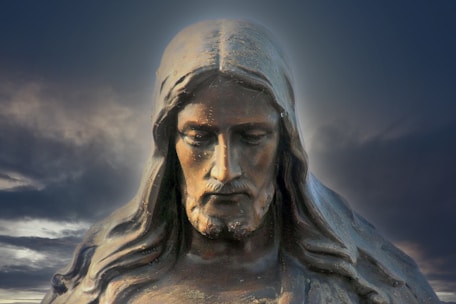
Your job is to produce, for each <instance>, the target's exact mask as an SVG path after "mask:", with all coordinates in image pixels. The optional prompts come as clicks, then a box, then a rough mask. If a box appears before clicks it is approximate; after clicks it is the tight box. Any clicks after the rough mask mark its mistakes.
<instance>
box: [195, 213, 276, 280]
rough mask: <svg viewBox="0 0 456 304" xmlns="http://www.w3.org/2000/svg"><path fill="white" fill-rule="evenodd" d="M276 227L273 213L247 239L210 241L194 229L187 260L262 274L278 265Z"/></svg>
mask: <svg viewBox="0 0 456 304" xmlns="http://www.w3.org/2000/svg"><path fill="white" fill-rule="evenodd" d="M276 228H277V227H275V219H274V216H273V212H272V210H270V211H269V212H268V214H267V215H266V216H265V219H264V221H263V223H262V225H260V227H259V228H258V229H257V230H256V231H255V232H254V233H253V234H251V235H250V236H248V237H246V238H245V239H243V240H232V239H226V238H219V239H210V238H208V237H206V236H204V235H202V234H201V233H200V232H199V231H197V230H196V229H194V228H193V227H192V232H191V236H190V250H189V252H188V254H187V258H189V259H190V260H191V261H192V262H193V263H203V264H216V265H219V266H220V267H228V268H231V269H233V268H243V269H251V270H254V271H262V270H264V269H266V268H269V267H270V266H271V265H272V264H277V262H278V252H279V245H278V243H279V242H278V239H279V238H278V236H277V233H276V231H277V229H276Z"/></svg>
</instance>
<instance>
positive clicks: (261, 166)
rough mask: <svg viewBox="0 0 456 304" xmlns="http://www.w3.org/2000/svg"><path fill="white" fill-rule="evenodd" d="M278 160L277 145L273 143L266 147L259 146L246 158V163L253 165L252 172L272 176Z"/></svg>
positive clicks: (260, 175) (257, 174) (259, 175)
mask: <svg viewBox="0 0 456 304" xmlns="http://www.w3.org/2000/svg"><path fill="white" fill-rule="evenodd" d="M276 160H277V145H276V144H275V143H271V144H270V145H267V146H266V147H259V148H257V149H256V150H255V151H251V153H249V156H248V157H247V158H246V165H248V166H249V167H251V170H250V171H252V173H255V175H256V176H258V177H259V178H260V177H262V176H263V177H266V176H267V177H270V176H271V174H274V172H275V167H276Z"/></svg>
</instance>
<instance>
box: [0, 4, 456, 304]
mask: <svg viewBox="0 0 456 304" xmlns="http://www.w3.org/2000/svg"><path fill="white" fill-rule="evenodd" d="M164 2H165V1H163V3H160V4H157V3H154V2H153V1H129V2H126V1H124V2H120V1H117V2H115V3H114V2H108V1H77V2H76V1H74V2H62V1H1V2H0V303H37V302H39V299H40V298H41V297H42V295H43V293H44V292H45V291H46V289H47V288H48V287H49V279H50V277H51V275H52V273H54V272H55V271H56V270H57V269H58V268H60V267H62V266H63V265H65V264H66V262H67V261H68V259H69V258H70V256H71V253H72V251H73V249H74V246H75V245H76V244H77V242H78V241H79V240H80V238H81V237H82V235H83V234H84V232H85V230H86V229H87V228H88V227H89V226H90V224H91V223H93V222H94V221H96V220H99V219H101V218H103V217H104V216H106V215H107V214H109V213H110V212H111V211H112V210H114V209H115V208H117V207H119V206H121V205H122V204H124V203H126V202H127V201H128V200H129V199H130V198H131V197H132V196H133V195H134V193H135V191H136V189H137V187H138V185H139V181H140V178H141V172H142V170H143V166H144V162H145V158H146V155H147V153H148V146H149V143H150V140H151V135H150V129H151V126H150V117H151V115H152V113H151V108H152V107H151V96H152V89H153V83H154V77H155V70H156V69H157V68H158V64H159V60H160V56H161V54H162V52H163V50H164V48H165V46H166V44H167V43H168V42H169V40H170V39H171V38H172V37H173V36H174V35H175V34H176V33H177V32H178V31H179V30H180V29H182V28H183V27H185V26H187V25H189V24H191V23H193V22H196V21H199V20H203V19H208V18H211V19H213V18H221V17H223V18H230V17H240V18H249V19H253V20H256V21H258V22H260V23H263V24H265V25H266V26H267V27H269V28H270V29H271V30H272V31H273V32H274V33H275V34H276V36H277V37H278V38H279V40H280V41H281V42H282V44H283V46H284V48H285V49H286V51H287V53H288V55H289V58H290V61H291V62H292V67H293V69H294V74H295V79H294V85H295V88H296V91H297V96H298V98H297V100H298V110H299V111H298V112H299V114H300V116H301V121H300V122H301V126H302V132H303V135H304V139H305V144H306V149H307V151H308V153H309V158H310V164H311V169H312V171H313V172H314V173H315V174H316V175H317V176H318V177H319V178H320V179H321V180H322V181H323V182H324V183H326V184H327V185H329V186H330V187H331V188H333V189H335V190H336V191H338V192H339V193H341V194H342V195H343V196H345V197H346V198H347V199H348V200H349V201H350V203H351V204H352V206H353V207H354V208H355V209H356V210H357V211H358V212H359V213H361V214H362V215H363V216H365V217H366V218H367V219H368V220H369V221H371V222H372V223H373V224H375V225H376V226H377V228H378V229H379V230H381V231H383V233H384V234H385V235H386V236H387V237H388V238H389V239H391V240H392V241H393V242H394V243H395V244H397V245H398V246H400V247H401V248H402V249H403V250H405V251H406V252H407V253H408V254H409V255H411V256H412V257H414V258H415V260H416V261H417V262H418V264H419V266H420V268H421V270H422V271H423V272H424V273H425V274H426V276H427V277H428V279H429V280H430V282H431V284H432V285H433V286H434V288H435V290H436V291H437V292H438V294H439V296H440V298H441V299H442V300H444V301H455V302H456V242H455V237H454V233H453V231H456V221H455V220H454V217H455V211H456V202H455V197H456V196H455V191H456V190H455V189H456V188H455V187H454V185H453V183H454V181H455V180H456V173H455V172H456V161H455V160H454V156H455V155H456V85H455V83H456V56H455V55H454V54H456V35H454V29H455V28H456V18H455V15H456V2H454V1H444V0H441V1H432V2H430V1H419V0H416V1H400V2H398V1H351V0H348V1H343V2H342V1H325V0H323V1H285V0H284V1H240V0H236V1H230V2H229V3H228V1H224V2H222V1H188V2H185V3H184V2H182V3H180V2H178V1H166V3H164Z"/></svg>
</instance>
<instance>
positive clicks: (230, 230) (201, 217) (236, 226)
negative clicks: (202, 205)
mask: <svg viewBox="0 0 456 304" xmlns="http://www.w3.org/2000/svg"><path fill="white" fill-rule="evenodd" d="M193 211H194V212H193V213H192V214H191V216H189V220H190V223H191V224H192V226H193V227H194V228H195V229H196V230H197V231H198V232H199V233H201V234H202V235H204V236H206V237H208V238H210V239H214V240H216V239H227V240H235V241H242V240H244V239H246V238H248V237H249V236H250V235H251V234H252V233H253V232H255V231H256V230H257V229H258V227H259V226H260V225H259V224H258V225H255V222H258V221H254V220H249V219H245V218H239V219H223V218H220V217H215V216H210V215H206V214H204V213H203V212H201V209H199V210H198V211H197V212H195V211H196V210H193Z"/></svg>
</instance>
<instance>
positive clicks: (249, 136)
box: [240, 130, 270, 145]
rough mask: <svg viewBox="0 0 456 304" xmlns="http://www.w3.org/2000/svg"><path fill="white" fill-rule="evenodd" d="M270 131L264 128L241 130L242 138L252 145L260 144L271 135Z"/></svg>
mask: <svg viewBox="0 0 456 304" xmlns="http://www.w3.org/2000/svg"><path fill="white" fill-rule="evenodd" d="M269 134H270V132H266V131H263V130H249V131H245V132H241V134H240V135H241V140H242V141H243V142H245V143H247V144H250V145H258V144H260V143H262V141H263V140H264V139H266V138H267V137H268V136H269Z"/></svg>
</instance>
